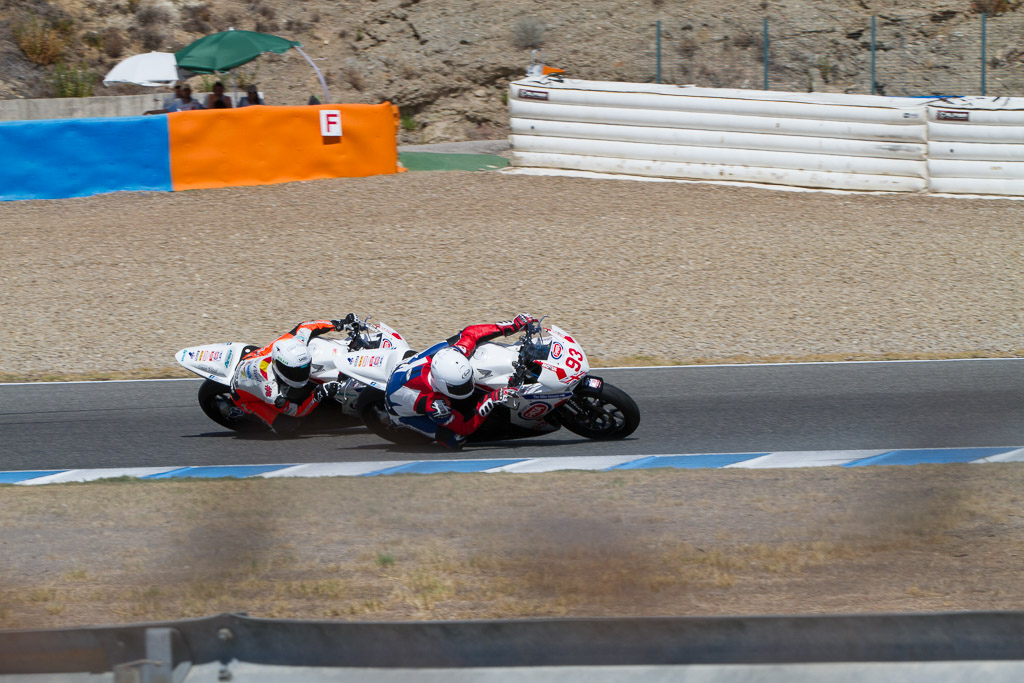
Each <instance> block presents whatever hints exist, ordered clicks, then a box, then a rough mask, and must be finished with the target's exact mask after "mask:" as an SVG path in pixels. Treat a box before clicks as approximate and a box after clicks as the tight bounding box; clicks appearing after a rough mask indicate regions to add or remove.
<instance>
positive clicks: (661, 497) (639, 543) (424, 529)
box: [0, 463, 1024, 628]
mask: <svg viewBox="0 0 1024 683" xmlns="http://www.w3.org/2000/svg"><path fill="white" fill-rule="evenodd" d="M1022 491H1024V464H1022V463H1007V464H984V465H948V466H934V465H918V466H913V467H865V468H839V467H831V468H808V469H798V470H739V469H727V470H661V471H636V470H633V471H619V472H600V473H592V472H556V473H550V474H546V475H526V474H523V475H515V474H478V475H426V476H424V475H400V476H392V477H377V478H370V479H366V478H359V479H348V478H334V479H312V480H311V479H291V480H287V479H270V480H244V481H225V480H220V481H197V482H184V481H159V482H158V481H149V482H142V481H138V480H135V481H112V482H107V483H97V484H88V485H80V484H64V485H56V486H40V487H15V486H3V487H0V528H2V529H3V534H2V536H0V557H2V558H3V562H2V563H0V628H28V627H44V626H70V625H76V624H89V623H124V622H135V621H141V620H150V619H170V618H179V617H188V616H202V615H208V614H212V613H218V612H224V611H237V610H245V611H248V612H249V614H250V615H253V616H264V617H290V618H318V619H320V618H326V619H351V620H392V619H397V620H403V619H463V618H512V617H533V616H538V617H539V616H610V615H638V616H641V615H643V616H653V615H723V614H805V613H806V614H810V613H857V612H861V613H865V612H925V611H948V610H1002V609H1024V562H1022V560H1024V512H1022V510H1024V508H1022V502H1024V500H1022V495H1024V494H1022Z"/></svg>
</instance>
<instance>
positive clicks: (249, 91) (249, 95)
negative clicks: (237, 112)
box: [238, 83, 263, 107]
mask: <svg viewBox="0 0 1024 683" xmlns="http://www.w3.org/2000/svg"><path fill="white" fill-rule="evenodd" d="M250 104H263V98H262V97H260V91H259V90H257V89H256V84H255V83H253V84H252V85H250V86H249V87H248V88H246V89H245V97H243V98H242V99H240V100H238V106H239V107H248V106H249V105H250Z"/></svg>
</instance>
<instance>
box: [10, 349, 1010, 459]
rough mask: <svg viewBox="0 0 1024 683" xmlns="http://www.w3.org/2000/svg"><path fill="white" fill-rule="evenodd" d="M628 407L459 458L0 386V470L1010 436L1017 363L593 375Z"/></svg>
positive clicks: (151, 393) (113, 385)
mask: <svg viewBox="0 0 1024 683" xmlns="http://www.w3.org/2000/svg"><path fill="white" fill-rule="evenodd" d="M593 374H596V375H599V376H602V377H604V378H605V380H606V381H609V382H611V383H613V384H615V385H617V386H619V387H621V388H623V389H625V390H626V391H627V392H629V394H630V395H632V396H633V398H634V399H635V400H636V401H637V403H638V404H639V406H640V410H641V413H642V422H641V424H640V428H639V429H638V430H637V431H636V432H635V433H634V434H633V436H632V437H630V438H629V439H626V440H624V441H614V442H593V441H587V440H584V439H580V438H579V437H576V436H575V435H574V434H572V433H570V432H568V431H565V430H562V431H560V432H556V433H555V434H554V435H550V436H547V437H538V438H535V439H524V440H519V441H506V442H502V443H500V444H486V445H473V446H470V447H469V448H467V449H465V450H464V451H462V452H461V453H458V454H456V453H453V452H451V451H446V450H443V449H440V448H439V449H437V450H434V449H430V450H412V449H409V448H402V447H399V446H394V445H392V444H388V443H384V442H382V441H380V440H379V439H377V438H376V437H374V436H373V435H371V434H370V433H369V432H367V431H366V430H365V429H363V428H361V427H353V428H350V429H346V430H337V431H334V432H331V433H320V434H313V435H309V436H304V437H301V438H298V439H292V440H275V439H267V438H254V437H242V436H239V435H236V434H235V433H233V432H230V431H227V430H224V429H222V428H221V427H220V426H218V425H217V424H215V423H213V422H211V421H210V420H209V419H207V418H206V416H205V415H203V413H202V411H201V410H200V409H199V405H198V403H197V402H196V392H197V391H198V389H199V381H198V380H196V381H192V380H177V381H175V380H166V381H163V380H154V381H140V382H83V383H54V384H6V385H4V384H0V470H27V469H59V468H94V467H141V466H184V465H239V464H271V463H273V464H279V463H303V462H307V463H312V462H351V461H376V460H399V459H404V458H409V457H414V458H416V459H417V460H427V459H432V458H436V459H452V458H453V457H456V458H459V457H461V458H501V457H515V458H536V457H553V456H581V455H641V456H642V455H664V454H676V453H737V452H753V451H803V450H846V449H899V448H954V447H982V446H1020V445H1021V444H1024V359H1005V360H1003V359H1000V360H964V361H916V362H892V361H890V362H871V363H867V362H860V363H821V364H794V365H744V366H738V365H727V366H687V367H675V368H632V369H614V370H595V371H594V372H593Z"/></svg>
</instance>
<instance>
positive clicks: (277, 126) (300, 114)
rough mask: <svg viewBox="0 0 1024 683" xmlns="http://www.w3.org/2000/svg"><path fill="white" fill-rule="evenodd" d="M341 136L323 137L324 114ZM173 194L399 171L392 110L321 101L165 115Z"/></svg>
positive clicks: (382, 105)
mask: <svg viewBox="0 0 1024 683" xmlns="http://www.w3.org/2000/svg"><path fill="white" fill-rule="evenodd" d="M321 109H329V110H337V111H340V112H341V126H342V135H341V136H340V137H334V138H325V137H322V136H321V135H320V113H319V112H320V110H321ZM167 122H168V127H169V129H170V152H171V183H172V185H173V187H174V189H175V190H195V189H200V188H206V187H229V186H235V185H270V184H273V183H286V182H290V181H293V180H312V179H314V178H339V177H358V176H368V175H378V174H383V173H396V172H398V143H397V141H396V137H395V132H396V126H395V122H396V117H395V113H394V107H393V106H392V105H391V104H389V103H387V102H385V103H383V104H322V105H311V106H301V107H274V106H265V107H263V106H254V107H242V108H241V109H207V110H201V111H187V112H174V113H171V114H168V115H167Z"/></svg>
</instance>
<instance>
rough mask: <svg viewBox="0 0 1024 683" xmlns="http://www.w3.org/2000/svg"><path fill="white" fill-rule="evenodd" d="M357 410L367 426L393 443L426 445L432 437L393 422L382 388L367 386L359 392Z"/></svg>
mask: <svg viewBox="0 0 1024 683" xmlns="http://www.w3.org/2000/svg"><path fill="white" fill-rule="evenodd" d="M356 412H357V413H359V419H361V420H362V421H363V424H364V425H366V428H367V429H369V430H370V431H371V432H373V433H374V434H376V435H377V436H379V437H380V438H382V439H384V440H385V441H390V442H391V443H394V444H398V445H399V446H424V445H426V444H429V443H430V442H431V441H432V439H431V438H430V437H429V436H427V435H425V434H420V433H419V432H414V431H413V430H411V429H405V428H404V427H396V426H395V425H393V424H391V420H390V418H389V417H388V413H387V410H386V409H385V408H384V392H383V391H381V390H380V389H372V388H370V387H366V388H365V389H363V390H362V391H361V392H359V398H358V399H356Z"/></svg>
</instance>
